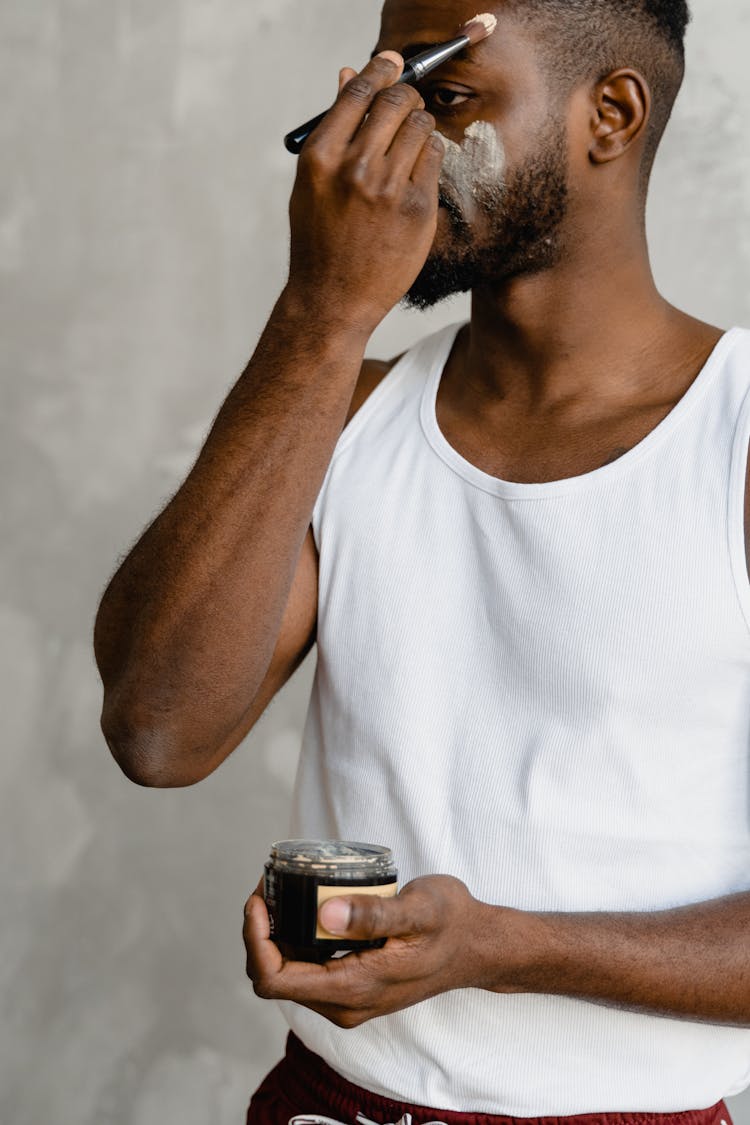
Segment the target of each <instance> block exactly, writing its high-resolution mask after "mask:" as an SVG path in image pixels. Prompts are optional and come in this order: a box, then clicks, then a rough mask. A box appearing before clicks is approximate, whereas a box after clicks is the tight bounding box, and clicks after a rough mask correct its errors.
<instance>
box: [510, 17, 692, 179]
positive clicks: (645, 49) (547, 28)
mask: <svg viewBox="0 0 750 1125" xmlns="http://www.w3.org/2000/svg"><path fill="white" fill-rule="evenodd" d="M508 7H509V8H511V9H512V10H513V14H514V16H518V17H519V18H520V19H521V20H522V22H528V23H531V24H538V25H540V30H541V32H542V34H541V36H540V44H541V46H542V51H543V56H544V60H545V64H546V67H547V69H548V70H549V73H550V76H551V78H552V80H553V82H554V83H555V85H556V86H557V87H558V88H560V86H562V89H563V90H565V91H569V90H571V89H572V88H573V87H575V86H577V85H579V84H580V83H581V82H585V81H593V82H598V81H599V80H600V79H601V78H604V77H605V76H606V75H607V74H609V73H611V71H613V70H617V69H618V68H619V67H632V68H633V69H634V70H637V71H639V73H641V74H642V75H643V77H644V78H645V79H646V82H647V83H648V85H649V89H650V90H651V98H652V103H653V104H652V107H651V119H650V122H649V126H648V133H647V135H646V145H645V150H644V158H643V178H644V184H645V183H647V182H648V175H649V173H650V171H651V166H652V165H653V161H654V157H655V156H656V150H657V149H658V147H659V142H660V141H661V138H662V136H663V133H664V130H665V128H666V126H667V122H668V121H669V118H670V116H671V113H672V108H673V106H674V102H675V99H676V97H677V94H678V93H679V90H680V87H681V85H682V80H683V78H684V75H685V32H686V30H687V26H688V24H689V22H690V11H689V9H688V4H687V0H509V3H508Z"/></svg>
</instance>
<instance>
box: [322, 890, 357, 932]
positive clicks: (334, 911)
mask: <svg viewBox="0 0 750 1125" xmlns="http://www.w3.org/2000/svg"><path fill="white" fill-rule="evenodd" d="M351 916H352V908H351V906H350V904H349V903H348V902H347V901H346V899H343V898H331V899H329V900H328V902H324V903H323V905H322V906H321V908H320V922H321V925H322V926H323V928H324V929H326V930H328V933H329V934H343V933H345V932H346V930H348V929H349V920H350V918H351Z"/></svg>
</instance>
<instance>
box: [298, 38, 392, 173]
mask: <svg viewBox="0 0 750 1125" xmlns="http://www.w3.org/2000/svg"><path fill="white" fill-rule="evenodd" d="M403 69H404V60H403V59H402V57H401V55H398V54H396V52H395V51H383V52H382V54H380V55H376V56H375V58H374V59H371V60H370V61H369V63H368V64H367V66H366V67H365V68H364V70H363V71H362V72H361V73H360V74H357V75H355V77H354V78H352V79H351V81H349V82H347V83H346V85H345V86H344V87H343V88H342V90H341V93H340V94H339V96H338V98H337V99H336V102H335V104H334V106H333V108H332V109H331V110H329V112H328V113H327V114H326V116H325V117H324V119H323V120H322V121H321V123H320V125H318V127H317V129H315V130H314V132H313V133H312V134H311V136H310V139H309V140H308V141H307V142H306V144H305V147H304V149H303V150H302V153H303V155H305V154H306V153H307V154H309V153H310V152H314V151H316V150H320V149H321V148H325V149H326V151H330V152H331V153H332V154H333V155H335V154H336V152H337V150H338V151H339V152H340V151H341V150H343V149H344V147H345V146H346V145H348V144H349V142H350V141H351V139H352V137H353V136H354V135H355V134H356V133H357V131H358V129H359V127H360V125H361V124H362V122H363V120H364V119H365V117H366V115H367V113H368V112H369V110H370V106H371V105H372V103H373V102H374V100H375V98H376V97H377V95H378V94H379V93H380V91H381V90H384V89H385V88H386V86H392V85H393V83H394V82H397V81H398V79H399V77H400V75H401V72H402V70H403Z"/></svg>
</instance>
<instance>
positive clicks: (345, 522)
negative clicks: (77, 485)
mask: <svg viewBox="0 0 750 1125" xmlns="http://www.w3.org/2000/svg"><path fill="white" fill-rule="evenodd" d="M459 327H460V326H459V325H453V326H451V327H449V328H446V329H445V330H443V331H440V332H438V333H436V334H435V335H433V336H430V337H429V338H427V339H425V340H423V341H422V342H421V343H419V344H418V345H417V346H416V347H414V348H413V349H412V350H411V351H410V352H408V353H407V355H406V356H404V357H403V358H402V359H401V360H400V362H399V363H397V364H396V365H395V367H394V368H393V369H392V370H391V371H390V373H389V374H388V375H387V376H386V377H385V379H384V380H383V381H382V382H381V383H380V384H379V385H378V387H377V388H376V389H375V391H374V392H373V393H372V395H371V396H370V398H369V399H368V400H367V401H366V403H365V404H364V406H363V407H362V408H361V409H360V410H359V412H358V413H357V414H356V415H355V416H354V418H353V420H352V421H351V422H350V423H349V425H348V426H347V428H346V429H345V430H344V432H343V434H342V435H341V438H340V439H339V442H338V444H337V446H336V449H335V452H334V455H333V459H332V461H331V464H330V467H329V470H328V473H327V475H326V477H325V480H324V482H323V486H322V489H321V492H320V495H319V498H318V501H317V503H316V506H315V511H314V516H313V530H314V534H315V539H316V542H317V546H318V550H319V552H320V592H319V619H318V663H317V671H316V675H315V681H314V686H313V691H312V697H311V700H310V706H309V711H308V716H307V722H306V727H305V733H304V741H303V749H302V756H301V759H300V765H299V771H298V777H297V784H296V789H295V798H294V811H293V819H292V825H291V832H292V835H293V836H299V837H338V838H343V839H352V840H363V841H369V842H371V843H380V844H386V845H388V846H390V847H391V848H392V849H393V851H394V855H395V858H396V862H397V865H398V868H399V875H400V880H399V881H400V883H401V884H402V885H403V883H406V882H407V881H408V880H410V879H413V878H415V877H416V876H419V875H427V874H432V873H434V874H449V875H455V876H457V877H458V878H459V879H462V880H463V881H464V882H465V883H466V884H467V886H468V888H469V890H470V891H471V893H472V894H473V895H474V896H475V897H477V898H479V899H481V900H483V901H485V902H488V903H497V904H502V905H505V906H511V907H516V908H519V909H521V910H524V909H528V910H534V911H653V910H660V909H666V908H670V907H676V906H680V905H685V904H687V903H693V902H700V901H703V900H705V899H711V898H716V897H718V896H720V895H725V894H729V893H732V892H737V891H744V890H747V889H748V888H750V814H749V807H748V806H749V801H750V776H749V771H748V753H749V736H750V675H749V673H750V583H749V582H748V577H747V570H746V565H745V548H744V539H743V500H744V481H745V468H746V463H747V450H748V441H749V440H750V395H748V393H747V392H748V388H750V331H743V330H741V329H736V328H735V329H733V330H732V331H730V332H729V333H727V334H726V335H725V336H724V337H723V338H722V339H721V341H720V342H719V344H718V345H717V347H716V349H715V351H714V353H713V355H712V356H711V358H710V359H709V361H708V363H707V364H706V366H705V367H704V368H703V370H702V371H701V373H700V374H699V375H698V377H697V378H696V380H695V381H694V383H693V384H692V386H691V387H690V389H689V390H688V392H687V393H686V394H685V396H684V397H683V398H682V400H681V401H680V402H679V403H678V404H677V406H676V407H675V408H674V409H673V410H672V412H671V413H670V414H669V415H668V416H667V417H666V418H665V419H664V420H663V421H662V422H661V423H660V425H658V426H657V427H656V429H655V430H653V431H652V432H651V433H650V434H649V435H648V436H647V437H646V438H645V439H644V440H643V441H641V442H640V444H638V445H637V446H636V447H635V448H634V449H632V450H630V452H628V453H626V454H625V455H624V456H622V457H621V458H620V459H619V460H618V461H615V462H614V463H612V464H610V465H607V466H605V467H604V468H600V469H596V470H595V471H593V472H590V473H586V474H584V475H582V476H578V477H574V478H571V479H568V480H560V481H554V482H552V483H547V484H517V483H509V482H506V481H503V480H499V479H497V478H495V477H492V476H489V475H488V474H486V473H484V472H482V471H481V470H480V469H478V468H476V467H475V466H474V465H472V464H470V463H469V462H468V461H466V460H465V459H464V458H463V457H462V456H461V455H460V454H459V453H458V452H457V451H456V450H455V449H453V448H452V447H451V446H450V445H449V444H448V442H447V440H446V439H445V437H444V436H443V434H442V433H441V431H440V429H439V428H438V425H437V421H436V416H435V400H436V394H437V389H438V386H439V383H440V377H441V374H442V371H443V367H444V365H445V361H446V359H447V357H448V355H449V354H450V351H451V347H452V344H453V341H454V339H455V336H456V333H457V331H458V328H459ZM282 1007H283V1009H284V1012H285V1015H286V1017H287V1019H288V1022H289V1024H290V1026H291V1027H292V1028H293V1030H294V1031H295V1032H296V1034H297V1035H298V1036H299V1037H300V1038H301V1039H302V1041H303V1042H304V1043H305V1044H307V1046H308V1047H309V1048H310V1049H311V1050H313V1051H315V1052H317V1053H318V1054H319V1055H322V1056H323V1058H324V1059H325V1060H326V1062H328V1063H329V1065H330V1066H332V1067H333V1068H334V1069H335V1070H337V1071H338V1072H339V1073H340V1074H342V1075H344V1077H346V1078H348V1079H349V1080H350V1081H352V1082H354V1083H356V1084H357V1085H360V1086H364V1087H366V1088H368V1089H370V1090H373V1091H376V1092H377V1093H380V1094H383V1095H385V1096H387V1097H390V1098H393V1099H395V1100H400V1101H406V1102H409V1103H415V1104H420V1105H426V1106H430V1107H434V1108H442V1109H451V1110H464V1111H473V1112H479V1113H491V1114H511V1115H515V1116H521V1117H529V1116H540V1115H549V1116H552V1115H567V1114H579V1113H591V1112H597V1111H599V1112H603V1111H621V1112H627V1111H630V1112H636V1111H642V1112H648V1111H653V1112H669V1111H677V1110H686V1109H698V1108H704V1107H707V1106H710V1105H712V1104H714V1103H715V1102H716V1101H718V1100H719V1099H720V1098H722V1097H724V1096H727V1095H731V1094H735V1093H738V1092H739V1091H740V1090H742V1089H744V1088H745V1086H746V1085H747V1084H748V1083H750V1031H749V1030H744V1029H741V1028H740V1029H738V1028H732V1027H728V1026H712V1025H709V1024H704V1023H697V1022H692V1021H686V1020H679V1019H666V1018H660V1017H657V1016H651V1015H643V1014H639V1013H635V1012H629V1011H622V1010H618V1009H615V1008H610V1007H604V1006H602V1005H598V1004H592V1003H588V1002H586V1001H583V1000H579V999H574V998H567V997H558V996H546V995H509V996H505V995H498V994H495V993H491V992H488V991H483V990H480V989H463V990H456V991H452V992H449V993H446V994H444V995H441V996H437V997H435V998H434V999H431V1000H427V1001H425V1002H423V1003H421V1004H417V1005H415V1006H414V1007H412V1008H409V1009H408V1010H406V1011H402V1012H398V1013H396V1014H394V1015H391V1016H386V1017H384V1018H380V1019H377V1020H375V1021H371V1022H369V1023H366V1024H364V1025H363V1026H361V1027H359V1028H357V1029H355V1030H342V1029H339V1028H337V1027H335V1026H334V1025H333V1024H331V1023H329V1022H328V1021H326V1020H325V1019H323V1018H322V1017H321V1016H318V1015H317V1014H315V1013H313V1012H310V1011H308V1010H307V1009H305V1008H303V1007H301V1006H298V1005H296V1004H291V1003H286V1004H283V1005H282Z"/></svg>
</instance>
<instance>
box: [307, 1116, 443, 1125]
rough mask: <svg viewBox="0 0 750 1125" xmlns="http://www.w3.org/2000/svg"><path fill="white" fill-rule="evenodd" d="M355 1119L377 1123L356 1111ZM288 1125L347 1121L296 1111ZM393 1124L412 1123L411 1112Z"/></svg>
mask: <svg viewBox="0 0 750 1125" xmlns="http://www.w3.org/2000/svg"><path fill="white" fill-rule="evenodd" d="M356 1121H357V1125H378V1122H376V1121H371V1120H370V1118H369V1117H365V1115H364V1113H358V1114H357V1117H356ZM289 1125H348V1123H347V1122H345V1121H337V1120H336V1118H335V1117H324V1116H323V1115H322V1114H320V1113H298V1114H297V1115H296V1116H295V1117H290V1118H289ZM395 1125H412V1119H411V1114H410V1113H405V1114H404V1116H403V1117H402V1118H401V1120H400V1121H397V1122H395ZM424 1125H445V1122H444V1121H425V1122H424Z"/></svg>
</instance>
